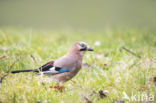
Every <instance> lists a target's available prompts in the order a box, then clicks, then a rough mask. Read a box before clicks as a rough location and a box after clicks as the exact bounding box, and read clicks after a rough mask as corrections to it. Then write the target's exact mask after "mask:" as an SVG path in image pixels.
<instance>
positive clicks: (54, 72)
mask: <svg viewBox="0 0 156 103" xmlns="http://www.w3.org/2000/svg"><path fill="white" fill-rule="evenodd" d="M57 73H59V72H58V71H56V70H55V67H52V68H50V69H49V71H43V72H40V73H37V74H39V75H40V74H57Z"/></svg>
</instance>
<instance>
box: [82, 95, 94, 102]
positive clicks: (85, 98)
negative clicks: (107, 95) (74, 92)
mask: <svg viewBox="0 0 156 103" xmlns="http://www.w3.org/2000/svg"><path fill="white" fill-rule="evenodd" d="M83 98H84V100H86V103H92V101H91V100H89V99H88V98H87V97H86V96H83Z"/></svg>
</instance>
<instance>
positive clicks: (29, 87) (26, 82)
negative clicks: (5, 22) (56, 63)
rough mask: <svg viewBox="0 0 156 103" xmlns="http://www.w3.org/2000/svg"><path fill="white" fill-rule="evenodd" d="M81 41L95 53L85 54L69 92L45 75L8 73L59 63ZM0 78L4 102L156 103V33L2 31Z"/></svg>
mask: <svg viewBox="0 0 156 103" xmlns="http://www.w3.org/2000/svg"><path fill="white" fill-rule="evenodd" d="M76 41H85V42H87V43H88V44H89V45H90V47H92V48H94V50H95V51H94V52H87V53H86V54H85V56H84V60H83V68H82V70H81V71H80V72H79V73H78V74H77V75H76V76H75V77H74V78H73V79H72V80H70V81H68V82H66V83H65V84H64V86H65V91H63V92H58V91H55V90H54V89H53V88H52V87H53V86H54V85H55V84H56V83H54V82H51V81H50V80H49V78H48V77H45V76H39V75H35V74H34V73H19V74H11V73H8V75H7V72H10V70H19V69H32V68H36V67H39V66H41V65H42V64H44V63H46V62H47V61H50V60H55V59H57V58H59V57H60V56H63V55H64V54H65V53H66V52H67V51H68V49H69V48H70V47H71V46H72V44H73V43H74V42H76ZM4 75H6V76H5V77H4ZM0 77H1V79H2V81H1V83H0V102H2V103H3V102H4V103H37V102H38V103H84V102H87V103H91V102H92V103H113V102H120V103H122V101H125V102H129V103H137V102H139V101H141V102H145V101H153V103H154V100H155V101H156V31H155V30H148V29H138V28H133V29H126V28H124V29H122V28H120V29H115V28H109V29H108V28H107V29H104V30H102V31H92V32H86V31H78V30H75V31H74V30H39V29H32V28H27V29H26V28H21V27H17V28H11V27H4V28H1V29H0ZM2 77H4V78H2ZM154 78H155V79H154ZM142 95H145V96H142ZM135 96H136V97H135Z"/></svg>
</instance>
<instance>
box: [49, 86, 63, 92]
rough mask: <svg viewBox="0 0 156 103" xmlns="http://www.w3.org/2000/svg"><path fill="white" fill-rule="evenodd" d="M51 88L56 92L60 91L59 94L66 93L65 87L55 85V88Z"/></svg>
mask: <svg viewBox="0 0 156 103" xmlns="http://www.w3.org/2000/svg"><path fill="white" fill-rule="evenodd" d="M50 88H53V89H54V90H55V91H58V92H63V91H65V87H64V86H63V85H62V86H60V85H55V86H53V87H52V86H50Z"/></svg>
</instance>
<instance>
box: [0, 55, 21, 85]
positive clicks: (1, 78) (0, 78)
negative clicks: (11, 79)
mask: <svg viewBox="0 0 156 103" xmlns="http://www.w3.org/2000/svg"><path fill="white" fill-rule="evenodd" d="M19 60H20V59H19V58H18V59H16V60H15V61H14V62H13V63H12V64H11V65H10V67H9V69H8V71H7V72H6V74H4V75H3V76H2V77H0V83H2V81H3V79H4V78H5V77H6V76H8V75H9V73H10V71H11V69H12V67H13V66H14V65H15V64H16V62H17V61H19Z"/></svg>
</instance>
